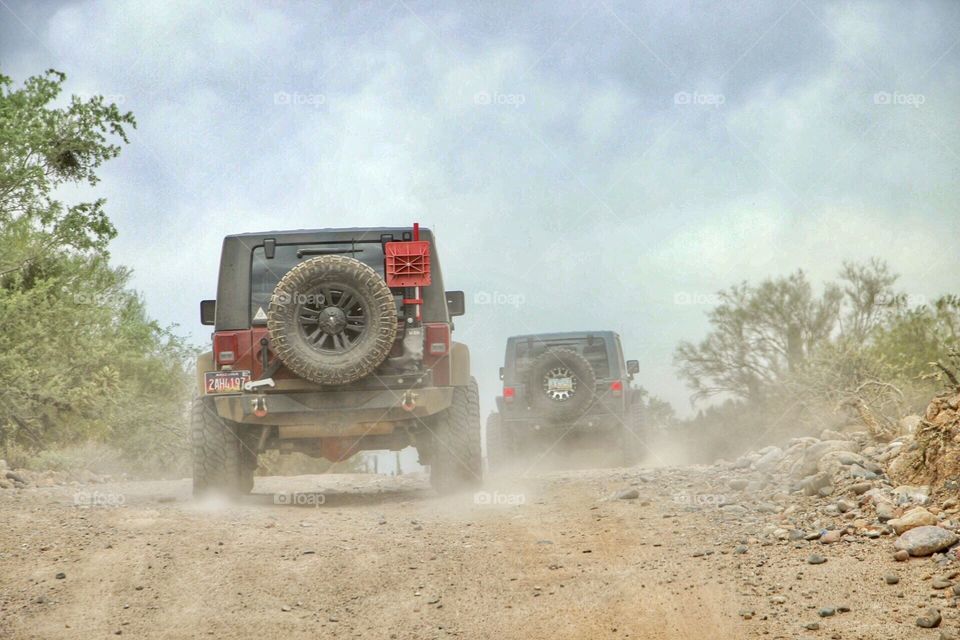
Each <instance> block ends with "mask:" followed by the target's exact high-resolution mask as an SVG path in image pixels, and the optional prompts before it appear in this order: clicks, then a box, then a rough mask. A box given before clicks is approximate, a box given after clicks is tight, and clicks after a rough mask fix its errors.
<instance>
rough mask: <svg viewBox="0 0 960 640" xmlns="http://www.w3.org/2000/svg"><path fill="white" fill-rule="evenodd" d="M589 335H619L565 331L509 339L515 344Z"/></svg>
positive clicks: (601, 332)
mask: <svg viewBox="0 0 960 640" xmlns="http://www.w3.org/2000/svg"><path fill="white" fill-rule="evenodd" d="M588 335H592V336H595V337H597V338H612V337H615V336H616V335H617V333H616V331H610V330H604V331H563V332H559V333H530V334H526V335H522V336H510V337H509V338H507V341H508V342H515V341H518V340H526V339H528V338H532V339H533V340H540V341H547V340H565V339H566V340H568V339H572V338H585V337H587V336H588Z"/></svg>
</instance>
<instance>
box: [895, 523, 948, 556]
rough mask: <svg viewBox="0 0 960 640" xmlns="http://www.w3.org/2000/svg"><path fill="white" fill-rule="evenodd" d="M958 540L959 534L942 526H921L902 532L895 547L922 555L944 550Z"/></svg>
mask: <svg viewBox="0 0 960 640" xmlns="http://www.w3.org/2000/svg"><path fill="white" fill-rule="evenodd" d="M957 540H960V538H958V537H957V534H955V533H954V532H952V531H947V530H946V529H943V528H942V527H934V526H921V527H915V528H913V529H910V530H909V531H907V532H906V533H904V534H902V535H901V536H900V537H899V538H897V541H896V543H894V547H895V548H897V549H899V550H901V551H906V552H907V553H909V554H910V555H911V556H914V557H921V556H929V555H932V554H934V553H936V552H937V551H943V550H944V549H947V548H949V547H951V546H953V545H955V544H956V543H957Z"/></svg>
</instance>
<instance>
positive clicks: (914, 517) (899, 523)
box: [889, 507, 937, 535]
mask: <svg viewBox="0 0 960 640" xmlns="http://www.w3.org/2000/svg"><path fill="white" fill-rule="evenodd" d="M889 524H890V526H891V527H893V530H894V532H895V533H896V534H897V535H901V534H903V533H905V532H907V531H910V529H915V528H917V527H926V526H933V525H935V524H937V516H935V515H933V514H932V513H930V512H929V511H927V510H926V509H924V508H923V507H915V508H913V509H910V511H907V512H906V513H905V514H903V515H902V516H900V517H899V518H896V519H894V520H890V523H889Z"/></svg>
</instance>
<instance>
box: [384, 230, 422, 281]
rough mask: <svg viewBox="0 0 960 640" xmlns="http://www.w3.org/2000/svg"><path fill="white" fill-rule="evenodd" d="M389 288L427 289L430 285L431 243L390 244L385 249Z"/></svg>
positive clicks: (418, 241) (419, 241) (415, 241)
mask: <svg viewBox="0 0 960 640" xmlns="http://www.w3.org/2000/svg"><path fill="white" fill-rule="evenodd" d="M384 250H385V255H386V260H387V265H386V266H387V268H386V276H387V278H386V280H387V286H388V287H426V286H428V285H429V284H430V242H429V241H427V240H414V241H411V242H388V243H387V244H386V245H385V247H384Z"/></svg>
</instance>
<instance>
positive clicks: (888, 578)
mask: <svg viewBox="0 0 960 640" xmlns="http://www.w3.org/2000/svg"><path fill="white" fill-rule="evenodd" d="M883 581H884V582H886V583H887V584H897V583H898V582H900V576H898V575H896V574H894V573H888V574H887V575H885V576H883Z"/></svg>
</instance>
